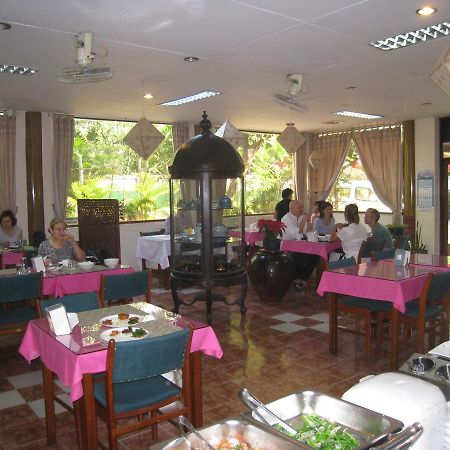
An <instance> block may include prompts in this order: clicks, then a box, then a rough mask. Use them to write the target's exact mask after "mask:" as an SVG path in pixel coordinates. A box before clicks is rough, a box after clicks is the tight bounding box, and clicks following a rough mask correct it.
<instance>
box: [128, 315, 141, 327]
mask: <svg viewBox="0 0 450 450" xmlns="http://www.w3.org/2000/svg"><path fill="white" fill-rule="evenodd" d="M139 320H140V318H139V317H136V316H133V317H130V319H129V320H128V323H129V324H130V325H134V324H135V323H139Z"/></svg>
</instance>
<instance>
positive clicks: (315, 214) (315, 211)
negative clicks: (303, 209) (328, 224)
mask: <svg viewBox="0 0 450 450" xmlns="http://www.w3.org/2000/svg"><path fill="white" fill-rule="evenodd" d="M325 203H327V202H326V201H325V200H317V202H316V203H314V206H313V210H312V213H311V223H312V224H313V225H314V222H315V221H316V220H317V219H318V218H319V216H320V210H321V209H323V205H324V204H325Z"/></svg>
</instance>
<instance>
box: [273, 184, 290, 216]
mask: <svg viewBox="0 0 450 450" xmlns="http://www.w3.org/2000/svg"><path fill="white" fill-rule="evenodd" d="M293 194H294V191H293V190H292V189H290V188H286V189H283V190H282V191H281V200H280V201H279V202H278V203H277V204H276V206H275V212H274V214H273V218H274V219H275V220H281V218H282V217H284V216H285V215H286V214H287V213H288V212H289V204H290V202H291V200H292V195H293Z"/></svg>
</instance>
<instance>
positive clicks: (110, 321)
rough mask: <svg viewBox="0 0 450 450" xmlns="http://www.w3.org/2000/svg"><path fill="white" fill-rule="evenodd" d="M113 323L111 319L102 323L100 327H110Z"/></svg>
mask: <svg viewBox="0 0 450 450" xmlns="http://www.w3.org/2000/svg"><path fill="white" fill-rule="evenodd" d="M112 324H113V321H112V320H111V319H106V320H104V321H103V322H102V325H112Z"/></svg>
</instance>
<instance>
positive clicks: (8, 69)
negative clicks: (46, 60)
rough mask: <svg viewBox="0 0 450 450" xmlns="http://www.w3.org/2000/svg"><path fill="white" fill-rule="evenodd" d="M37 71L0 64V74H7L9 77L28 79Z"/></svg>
mask: <svg viewBox="0 0 450 450" xmlns="http://www.w3.org/2000/svg"><path fill="white" fill-rule="evenodd" d="M38 71H39V69H33V68H32V67H21V66H11V65H9V64H0V73H9V74H11V75H24V76H26V77H29V76H31V75H33V74H35V73H36V72H38Z"/></svg>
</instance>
